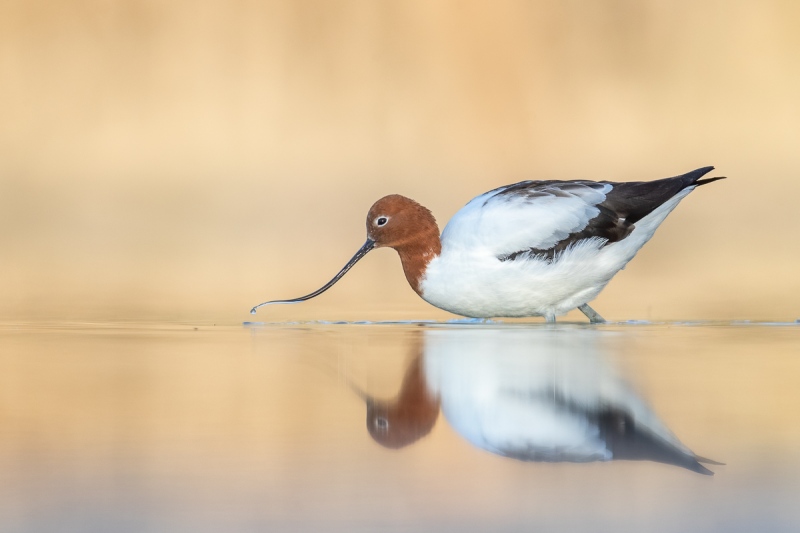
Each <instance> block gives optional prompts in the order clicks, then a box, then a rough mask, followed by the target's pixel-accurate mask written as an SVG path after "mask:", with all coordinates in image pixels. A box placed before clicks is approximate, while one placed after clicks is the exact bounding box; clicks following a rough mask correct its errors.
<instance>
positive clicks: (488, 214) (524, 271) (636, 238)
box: [420, 184, 695, 318]
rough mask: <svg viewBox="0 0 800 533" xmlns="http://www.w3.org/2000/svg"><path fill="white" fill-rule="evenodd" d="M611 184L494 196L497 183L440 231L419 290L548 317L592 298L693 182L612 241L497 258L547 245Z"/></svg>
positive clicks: (473, 308)
mask: <svg viewBox="0 0 800 533" xmlns="http://www.w3.org/2000/svg"><path fill="white" fill-rule="evenodd" d="M612 187H613V185H611V184H605V186H604V189H603V190H598V189H597V188H595V189H588V188H587V189H586V190H585V191H584V190H580V191H571V193H570V194H568V195H564V194H556V195H552V196H550V197H541V196H540V197H536V198H530V197H524V196H522V195H519V196H513V195H506V196H502V197H498V196H497V192H498V191H502V189H499V190H496V191H491V192H488V193H486V194H484V195H481V196H478V197H477V198H475V199H473V200H472V201H471V202H469V203H468V204H467V205H466V206H464V208H462V209H461V210H460V211H459V212H458V213H456V214H455V216H454V217H453V218H452V220H450V222H449V223H448V224H447V226H446V227H445V229H444V231H443V232H442V252H441V254H440V255H439V256H437V257H435V258H434V259H432V260H431V262H430V263H429V264H428V267H427V269H426V271H425V276H424V278H423V279H422V282H421V284H420V288H421V293H422V297H423V298H424V299H425V300H426V301H427V302H429V303H430V304H432V305H435V306H436V307H440V308H442V309H445V310H447V311H450V312H452V313H455V314H459V315H463V316H468V317H477V318H490V317H526V316H546V317H548V318H552V317H555V316H558V315H563V314H565V313H567V312H568V311H570V310H572V309H575V308H576V307H578V306H580V305H583V304H585V303H588V302H590V301H591V300H593V299H594V298H595V297H596V296H597V295H598V294H599V293H600V291H601V290H603V288H604V287H605V286H606V284H607V283H608V282H609V281H610V280H611V278H612V277H613V276H614V274H616V273H617V272H619V271H620V270H621V269H622V268H624V267H625V265H626V264H627V263H628V261H630V260H631V259H633V256H634V255H636V252H638V251H639V249H640V248H641V247H642V246H644V244H645V243H646V242H647V241H648V240H649V239H650V238H651V237H652V236H653V233H655V231H656V229H657V228H658V226H659V225H660V224H661V223H662V222H663V221H664V219H665V218H666V217H667V215H668V214H669V213H670V212H671V211H672V210H673V209H674V208H675V206H677V205H678V203H679V202H680V201H681V200H682V199H683V198H684V197H685V196H686V195H687V194H689V193H690V192H691V191H692V190H694V188H695V186H689V187H686V188H685V189H683V190H682V191H680V192H679V193H678V194H676V195H675V196H674V197H672V198H671V199H670V200H668V201H667V202H666V203H664V204H663V205H661V206H660V207H658V208H657V209H656V210H655V211H653V212H652V213H650V214H649V215H647V216H646V217H644V218H643V219H641V220H639V221H638V222H636V224H635V228H634V230H633V232H632V233H631V234H630V235H628V236H627V237H625V238H624V239H622V240H620V241H618V242H614V243H610V244H608V245H605V243H606V241H605V240H604V239H599V238H591V239H585V240H583V241H579V242H578V243H577V244H576V245H575V246H572V247H570V248H568V249H566V250H565V251H564V252H562V253H560V254H559V255H558V256H557V258H556V260H554V261H546V260H543V259H538V258H536V257H530V258H517V259H515V260H507V261H501V260H500V259H499V257H500V256H502V255H504V254H511V253H514V252H519V251H521V250H525V249H530V248H537V249H546V248H549V247H552V246H553V245H554V244H555V243H557V242H559V241H560V240H562V239H564V238H565V237H566V236H567V235H569V234H570V233H573V232H577V231H580V230H581V229H582V228H584V227H586V225H587V224H588V223H589V221H590V220H591V219H592V218H594V217H595V216H597V214H598V213H599V210H598V209H597V207H595V206H596V205H597V204H599V203H600V202H602V201H603V200H604V199H605V193H607V192H608V191H610V190H611V188H612ZM604 245H605V246H604Z"/></svg>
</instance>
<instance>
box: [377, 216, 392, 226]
mask: <svg viewBox="0 0 800 533" xmlns="http://www.w3.org/2000/svg"><path fill="white" fill-rule="evenodd" d="M388 222H389V217H387V216H385V215H381V216H379V217H378V218H376V219H375V225H376V226H378V227H379V228H380V227H381V226H385V225H386V224H387V223H388Z"/></svg>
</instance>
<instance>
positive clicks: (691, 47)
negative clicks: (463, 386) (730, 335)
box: [0, 0, 800, 323]
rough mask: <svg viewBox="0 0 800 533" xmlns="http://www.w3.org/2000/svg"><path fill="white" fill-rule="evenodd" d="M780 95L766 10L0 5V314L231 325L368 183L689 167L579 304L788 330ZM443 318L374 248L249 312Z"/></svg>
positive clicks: (794, 313) (796, 311)
mask: <svg viewBox="0 0 800 533" xmlns="http://www.w3.org/2000/svg"><path fill="white" fill-rule="evenodd" d="M798 95H800V4H798V3H797V2H794V1H792V0H785V1H779V0H771V1H770V0H762V1H758V2H756V1H752V0H751V1H746V0H742V1H736V0H734V1H721V0H720V1H701V2H697V1H694V0H692V1H689V0H670V1H667V0H649V1H642V0H635V1H634V0H630V1H626V0H602V1H592V2H588V1H576V0H573V1H566V0H552V1H548V0H534V1H495V2H483V1H444V0H441V1H436V2H430V1H424V0H402V1H393V0H385V1H380V2H375V1H372V0H352V1H345V0H342V1H337V2H326V1H306V0H292V1H264V2H259V1H230V0H226V1H221V0H220V1H203V0H192V1H189V0H172V1H171V2H156V1H146V0H116V1H114V0H71V1H70V0H66V1H59V2H53V1H52V0H47V1H45V0H6V1H4V2H2V4H0V245H2V261H0V294H1V295H2V298H0V319H5V320H9V319H11V320H36V319H43V320H89V321H91V320H101V319H102V320H109V319H111V320H178V321H201V322H202V321H206V322H214V323H217V322H220V323H237V322H241V321H242V320H250V315H249V314H248V310H249V308H250V307H251V306H252V305H254V304H257V303H259V302H261V301H263V300H266V299H274V298H287V297H294V296H299V295H302V294H306V293H308V292H310V291H312V290H314V289H316V288H318V287H319V286H320V285H321V284H322V283H324V282H325V281H327V280H328V279H330V277H332V276H333V275H334V274H335V273H336V272H337V271H338V269H339V268H341V266H342V265H344V263H345V262H346V261H347V259H349V258H350V257H351V255H352V254H353V253H354V252H355V251H356V249H357V248H358V247H359V246H360V245H361V244H362V243H363V241H364V238H365V230H364V217H365V215H366V211H367V209H368V208H369V206H370V205H371V204H372V202H373V201H374V200H376V199H377V198H379V197H381V196H383V195H385V194H389V193H400V194H404V195H406V196H409V197H411V198H414V199H416V200H418V201H419V202H421V203H423V204H424V205H426V206H427V207H429V208H430V209H431V210H432V211H433V212H434V214H435V215H436V216H437V218H438V220H439V222H440V226H441V227H443V226H444V224H445V223H446V222H447V220H448V219H449V218H450V217H451V216H452V215H453V214H454V213H455V212H456V211H457V210H458V209H459V208H460V207H461V206H463V205H464V204H465V203H466V202H467V201H468V200H470V199H471V198H472V197H474V196H476V195H478V194H480V193H482V192H484V191H486V190H489V189H492V188H494V187H497V186H500V185H504V184H508V183H513V182H515V181H520V180H524V179H573V178H588V179H609V180H619V181H628V180H650V179H656V178H661V177H667V176H673V175H676V174H680V173H683V172H686V171H689V170H692V169H694V168H697V167H701V166H705V165H715V166H716V167H717V170H716V171H715V172H714V173H713V174H712V175H725V176H728V177H729V179H728V180H726V181H723V182H719V183H716V184H714V185H711V186H708V187H704V188H702V189H699V190H698V191H696V192H695V193H693V194H692V195H691V196H690V197H689V198H687V199H686V200H685V201H684V202H683V203H682V204H681V205H680V206H679V207H678V209H676V211H675V212H674V213H673V214H672V215H671V217H670V218H669V219H667V221H666V222H665V223H664V225H663V226H662V228H661V229H660V230H659V232H658V233H656V236H655V237H654V239H653V240H652V241H651V242H650V243H649V244H648V245H647V246H646V247H645V248H644V249H643V250H642V251H641V252H640V254H639V255H638V256H637V258H636V259H634V261H633V262H632V263H631V264H630V265H629V266H628V268H627V269H626V270H625V271H624V272H622V273H620V274H619V275H618V276H617V278H615V279H614V280H613V281H612V282H611V283H610V284H609V286H608V287H607V288H606V290H605V291H604V292H603V293H602V294H601V296H600V297H599V299H598V300H596V301H595V303H596V305H595V304H593V306H594V307H595V309H597V310H598V311H599V312H600V313H601V314H603V315H604V316H605V317H606V318H610V319H652V320H659V319H756V320H794V319H796V318H798V317H800V305H798V303H797V296H798V294H800V280H799V278H798V276H797V270H798V261H800V239H798V238H797V235H798V230H800V222H798V220H800V217H798V211H797V198H798V197H800V179H799V178H798V175H799V174H800V150H799V149H798V147H800V98H799V97H798ZM450 316H451V315H448V314H447V313H445V312H443V311H439V310H438V309H435V308H433V307H431V306H429V305H428V304H426V303H425V302H423V301H422V300H420V299H419V298H418V297H417V296H416V295H415V294H414V293H413V292H412V290H411V289H410V288H409V287H408V285H407V283H406V281H405V278H404V276H403V274H402V272H401V268H400V264H399V260H398V259H397V257H396V254H395V253H394V252H393V251H391V250H379V251H376V252H373V253H372V254H370V256H369V257H367V258H366V259H365V260H363V261H362V262H361V263H360V264H359V265H358V266H357V267H356V268H355V269H354V270H353V271H352V272H351V273H350V274H349V275H348V276H347V277H345V278H344V279H343V280H342V281H341V282H340V283H339V285H338V286H337V287H336V288H335V289H333V290H331V291H330V292H328V293H326V294H325V295H324V296H323V297H320V298H318V299H317V300H314V301H311V302H308V303H306V304H303V305H297V306H286V307H268V308H264V309H262V310H261V311H260V313H259V315H258V318H257V319H258V320H267V321H280V320H289V319H387V318H397V319H412V318H436V319H441V318H448V317H450ZM570 316H571V317H572V318H575V319H580V320H583V318H582V316H580V315H578V314H575V315H570Z"/></svg>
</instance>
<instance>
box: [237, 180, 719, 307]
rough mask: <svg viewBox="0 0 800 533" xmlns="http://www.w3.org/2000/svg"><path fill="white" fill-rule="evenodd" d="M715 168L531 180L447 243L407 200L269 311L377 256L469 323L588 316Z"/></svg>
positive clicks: (483, 199) (481, 205)
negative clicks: (346, 254) (335, 265)
mask: <svg viewBox="0 0 800 533" xmlns="http://www.w3.org/2000/svg"><path fill="white" fill-rule="evenodd" d="M713 169H714V167H713V166H707V167H703V168H698V169H697V170H693V171H691V172H687V173H686V174H682V175H679V176H674V177H671V178H663V179H658V180H652V181H632V182H613V181H589V180H563V181H562V180H527V181H521V182H519V183H514V184H512V185H506V186H503V187H498V188H496V189H493V190H491V191H489V192H486V193H484V194H481V195H480V196H477V197H475V198H473V199H472V200H471V201H470V202H469V203H467V204H466V205H465V206H464V207H463V208H461V209H460V210H459V211H458V212H457V213H456V214H455V215H454V216H453V218H452V219H451V220H450V221H449V222H448V223H447V225H446V226H445V228H444V230H443V231H442V233H441V235H440V234H439V227H438V225H437V223H436V219H435V218H434V216H433V214H432V213H431V211H430V210H429V209H427V208H426V207H424V206H422V205H421V204H419V203H417V202H416V201H414V200H412V199H410V198H407V197H405V196H402V195H399V194H391V195H388V196H384V197H383V198H381V199H380V200H378V201H377V202H375V203H374V204H373V205H372V207H371V208H370V209H369V212H368V214H367V220H366V226H367V240H366V242H365V243H364V245H363V246H362V247H361V248H360V249H359V250H358V251H357V252H356V254H355V255H354V256H353V257H352V258H351V259H350V261H348V262H347V264H346V265H345V266H344V267H343V268H342V269H341V270H340V271H339V273H338V274H336V276H334V277H333V279H331V280H330V281H329V282H328V283H326V284H325V285H323V286H322V287H321V288H319V289H317V290H316V291H314V292H312V293H310V294H307V295H305V296H301V297H298V298H292V299H288V300H272V301H267V302H264V303H261V304H258V305H256V306H255V307H253V308H252V309H251V310H250V312H251V313H252V314H255V313H256V310H257V309H258V308H259V307H261V306H263V305H269V304H287V303H297V302H302V301H306V300H309V299H311V298H314V297H316V296H319V295H320V294H322V293H323V292H325V291H327V290H328V289H330V288H331V287H332V286H333V285H334V284H335V283H336V282H337V281H339V279H341V278H342V276H344V275H345V274H346V273H347V272H348V271H349V270H350V269H351V268H352V267H353V266H354V265H355V264H356V263H357V262H358V261H359V260H361V258H363V257H364V256H365V255H366V254H367V253H369V252H370V251H371V250H373V249H375V248H383V247H388V248H393V249H394V250H396V251H397V253H398V255H399V256H400V262H401V264H402V267H403V271H404V273H405V276H406V279H407V280H408V283H409V285H410V286H411V288H412V289H413V290H414V291H415V292H416V293H417V294H418V295H419V296H420V297H422V299H423V300H425V301H426V302H428V303H430V304H432V305H434V306H436V307H438V308H440V309H444V310H445V311H449V312H451V313H454V314H456V315H462V316H465V317H470V318H502V317H544V318H545V320H546V321H547V322H555V320H556V317H557V316H561V315H564V314H566V313H568V312H569V311H571V310H573V309H578V310H580V311H581V312H582V313H583V314H584V315H586V317H587V318H588V319H589V321H590V322H592V323H602V322H605V320H604V319H603V317H602V316H601V315H600V314H599V313H597V312H596V311H595V310H594V309H592V307H590V306H589V302H591V301H592V300H593V299H594V298H595V297H597V295H598V294H599V293H600V292H601V291H602V290H603V288H605V286H606V284H608V282H609V281H610V280H611V278H613V277H614V275H615V274H616V273H617V272H619V271H620V270H622V269H623V268H624V267H625V265H627V263H628V262H629V261H630V260H631V259H633V257H634V256H635V255H636V253H637V252H638V251H639V250H640V249H641V248H642V246H644V245H645V243H647V241H648V240H650V238H651V237H652V236H653V234H654V233H655V231H656V229H657V228H658V226H659V225H660V224H661V223H662V222H663V221H664V219H665V218H666V217H667V215H669V213H670V212H671V211H672V210H673V209H674V208H675V207H676V206H677V205H678V203H679V202H680V201H681V200H682V199H683V198H685V197H686V196H687V195H688V194H689V193H690V192H692V191H693V190H694V189H695V188H696V187H699V186H701V185H707V184H709V183H712V182H714V181H717V180H720V179H724V176H719V177H712V178H704V179H701V178H703V176H705V175H706V174H708V173H709V172H710V171H712V170H713Z"/></svg>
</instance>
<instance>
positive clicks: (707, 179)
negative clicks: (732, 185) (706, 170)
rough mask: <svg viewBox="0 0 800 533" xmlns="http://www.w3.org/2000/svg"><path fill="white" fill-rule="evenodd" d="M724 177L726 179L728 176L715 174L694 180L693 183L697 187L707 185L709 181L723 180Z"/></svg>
mask: <svg viewBox="0 0 800 533" xmlns="http://www.w3.org/2000/svg"><path fill="white" fill-rule="evenodd" d="M725 179H728V177H727V176H717V177H714V178H706V179H704V180H697V181H696V182H694V184H695V185H697V186H698V187H699V186H700V185H707V184H709V183H713V182H715V181H719V180H725Z"/></svg>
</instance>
